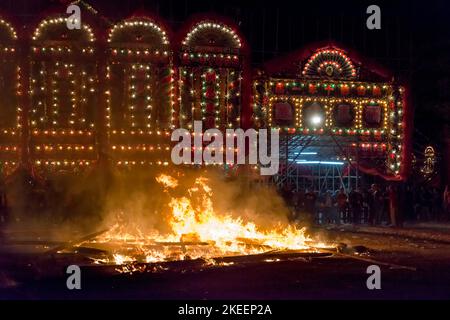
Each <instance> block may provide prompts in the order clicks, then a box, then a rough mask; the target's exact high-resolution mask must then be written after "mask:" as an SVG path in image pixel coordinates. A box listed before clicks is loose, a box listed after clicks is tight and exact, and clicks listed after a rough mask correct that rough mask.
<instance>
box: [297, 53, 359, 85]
mask: <svg viewBox="0 0 450 320" xmlns="http://www.w3.org/2000/svg"><path fill="white" fill-rule="evenodd" d="M302 74H303V75H304V76H308V77H328V78H336V79H339V78H344V79H348V78H354V77H356V69H355V67H354V65H353V63H352V61H351V60H350V59H349V58H348V57H347V55H346V54H345V53H344V52H343V51H341V50H338V49H321V50H318V51H317V52H316V53H314V54H313V55H312V56H311V57H310V58H309V60H308V62H306V64H305V66H304V68H303V72H302Z"/></svg>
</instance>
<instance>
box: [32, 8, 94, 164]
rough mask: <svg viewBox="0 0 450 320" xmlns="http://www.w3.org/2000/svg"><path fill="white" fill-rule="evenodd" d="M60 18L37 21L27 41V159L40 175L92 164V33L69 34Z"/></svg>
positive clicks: (83, 29) (87, 30) (85, 29)
mask: <svg viewBox="0 0 450 320" xmlns="http://www.w3.org/2000/svg"><path fill="white" fill-rule="evenodd" d="M66 22H67V18H66V17H59V16H57V17H48V18H45V19H44V20H42V21H41V22H40V23H39V25H38V26H37V28H36V29H35V31H34V33H33V36H32V43H31V44H32V48H31V52H32V56H31V69H30V77H31V79H30V84H31V108H30V110H29V120H30V129H31V139H30V153H31V158H32V160H33V162H34V164H35V165H36V166H37V167H42V168H43V169H44V170H47V169H51V170H60V169H61V168H64V169H67V168H71V167H72V168H74V169H75V168H80V167H85V166H87V165H91V164H93V163H94V162H95V161H96V159H97V150H96V149H97V146H96V141H95V136H96V135H95V131H96V119H97V115H98V112H99V110H98V107H97V106H98V105H99V103H98V97H99V94H98V85H97V61H96V56H95V36H94V32H93V29H92V28H91V27H90V26H89V24H87V23H86V22H84V21H83V23H82V24H81V29H73V30H69V29H68V28H67V25H66Z"/></svg>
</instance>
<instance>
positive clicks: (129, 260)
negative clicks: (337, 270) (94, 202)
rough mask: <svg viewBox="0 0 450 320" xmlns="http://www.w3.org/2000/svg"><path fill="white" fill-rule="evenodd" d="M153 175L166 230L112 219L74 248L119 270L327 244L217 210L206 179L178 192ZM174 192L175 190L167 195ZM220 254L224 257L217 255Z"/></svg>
mask: <svg viewBox="0 0 450 320" xmlns="http://www.w3.org/2000/svg"><path fill="white" fill-rule="evenodd" d="M156 181H157V182H158V183H159V184H160V185H162V187H163V188H164V192H165V193H166V194H168V195H169V199H170V201H169V204H168V205H169V208H170V211H169V212H170V213H169V215H168V217H167V222H168V223H169V226H170V231H169V232H167V233H165V234H162V233H161V232H159V231H152V232H148V233H147V232H145V233H144V232H142V231H141V229H139V228H137V227H132V228H131V227H129V226H125V225H124V224H122V223H117V224H115V225H114V226H113V227H112V228H110V229H109V230H107V231H106V232H102V233H99V234H95V236H94V237H93V238H88V239H87V240H86V241H81V242H79V243H78V244H77V245H76V246H74V249H75V250H76V248H83V250H92V252H94V251H96V252H97V253H98V254H97V257H94V256H93V258H92V260H93V262H94V263H95V264H103V265H105V264H106V265H119V266H122V268H121V269H119V270H121V271H122V272H130V273H132V272H139V271H143V270H144V269H146V268H145V266H144V265H145V264H155V263H167V262H175V261H186V260H191V261H192V260H198V259H200V260H202V261H203V263H204V265H210V266H211V265H215V266H217V265H220V266H229V265H233V264H234V261H231V260H226V259H225V258H227V257H228V258H230V257H231V258H233V257H234V258H235V257H239V256H246V257H250V256H254V255H261V254H263V255H264V257H263V259H262V260H263V261H270V262H276V261H280V258H279V257H277V256H274V255H273V254H274V253H276V254H279V253H283V252H289V253H294V254H295V253H299V252H301V253H310V254H313V253H319V251H320V249H323V248H325V247H328V248H329V247H330V246H329V245H326V244H324V243H321V242H318V241H315V240H314V239H313V238H312V237H310V236H309V235H308V234H307V233H306V229H305V228H298V227H296V226H294V225H289V224H287V223H285V224H282V223H281V222H280V223H278V224H276V226H275V227H274V228H271V229H270V230H262V228H261V227H259V226H258V225H257V224H255V223H254V222H245V221H244V220H243V219H242V218H235V217H233V216H232V214H230V213H224V214H222V213H218V212H216V211H215V208H214V205H213V200H212V196H213V190H212V188H211V187H210V186H209V185H208V182H209V181H208V179H207V178H205V177H203V176H200V177H197V178H195V179H194V182H193V184H192V185H191V186H190V187H189V188H187V189H184V190H182V191H184V192H180V190H176V189H179V188H181V186H180V183H179V181H178V180H177V179H176V178H174V177H172V176H169V175H166V174H160V175H158V176H157V177H156ZM172 194H176V195H172ZM223 259H225V260H223Z"/></svg>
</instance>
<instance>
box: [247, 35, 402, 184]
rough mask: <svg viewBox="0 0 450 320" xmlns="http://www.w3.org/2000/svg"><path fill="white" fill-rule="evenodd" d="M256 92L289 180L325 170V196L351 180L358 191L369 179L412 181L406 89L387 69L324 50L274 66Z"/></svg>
mask: <svg viewBox="0 0 450 320" xmlns="http://www.w3.org/2000/svg"><path fill="white" fill-rule="evenodd" d="M253 89H254V95H253V97H254V100H253V107H254V123H255V125H257V126H258V127H268V128H278V129H279V130H280V133H281V135H282V137H283V139H284V140H283V141H284V142H283V143H284V148H283V146H281V147H280V148H282V152H281V153H282V171H283V174H284V175H285V177H284V179H289V177H290V178H292V180H297V179H298V178H299V176H305V177H309V178H310V179H313V177H312V176H314V175H315V174H314V173H313V172H316V171H317V168H318V167H322V175H323V174H325V176H326V177H327V178H326V179H322V183H321V182H320V179H321V177H322V178H323V176H322V175H319V176H318V179H319V181H316V183H318V184H319V185H314V186H313V187H314V188H315V189H318V190H319V191H320V190H323V189H325V190H329V189H332V190H335V189H336V187H339V186H343V183H342V182H343V181H344V180H345V179H349V183H348V184H345V185H346V186H347V187H348V186H351V187H353V188H354V187H357V186H358V174H359V173H361V172H364V173H368V174H372V175H378V176H382V177H383V178H385V179H389V180H401V179H403V178H404V177H405V176H406V175H407V171H408V168H407V165H406V163H407V162H408V161H409V160H408V159H405V157H407V155H408V154H409V153H408V151H407V150H406V149H407V146H408V143H407V141H408V139H409V138H408V137H409V133H408V130H409V129H410V127H409V126H410V119H409V118H408V115H407V107H406V97H405V88H404V87H403V86H401V85H400V84H398V83H397V82H396V81H395V80H394V78H393V77H392V76H391V75H390V74H389V73H388V72H386V71H384V70H382V69H381V68H379V67H375V66H374V65H373V64H370V63H367V64H365V63H364V62H362V61H361V60H359V59H358V58H356V56H350V55H349V53H348V52H347V51H345V50H344V49H342V48H340V47H339V46H336V45H334V44H331V45H330V44H326V45H317V46H314V47H312V48H308V49H304V50H301V51H298V52H295V53H293V54H291V55H289V56H288V57H286V58H280V59H276V60H274V61H270V62H268V63H267V64H266V65H265V66H264V68H263V70H262V71H260V72H259V74H258V77H257V78H256V79H255V81H254V87H253ZM283 161H284V162H283ZM327 165H328V166H327ZM330 167H333V168H331V169H332V170H331V169H330ZM336 169H337V170H338V171H339V174H338V175H336V174H335V173H333V172H335V170H336ZM319 170H320V168H319ZM352 172H354V173H352ZM355 174H356V177H354V175H355ZM316 176H317V175H316ZM352 176H353V177H354V178H355V179H356V181H354V183H353V184H352V183H351V182H350V179H351V178H352ZM329 177H331V180H330V181H327V180H328V178H329ZM313 184H314V183H313ZM328 184H332V185H333V187H331V186H330V185H328ZM310 187H311V184H310Z"/></svg>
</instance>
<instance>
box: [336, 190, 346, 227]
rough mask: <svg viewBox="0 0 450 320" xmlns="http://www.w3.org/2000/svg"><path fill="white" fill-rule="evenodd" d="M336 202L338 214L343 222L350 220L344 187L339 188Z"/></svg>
mask: <svg viewBox="0 0 450 320" xmlns="http://www.w3.org/2000/svg"><path fill="white" fill-rule="evenodd" d="M336 204H337V207H338V215H339V219H340V222H341V223H347V222H348V198H347V195H346V194H345V190H344V188H341V189H339V192H338V194H337V195H336Z"/></svg>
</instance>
